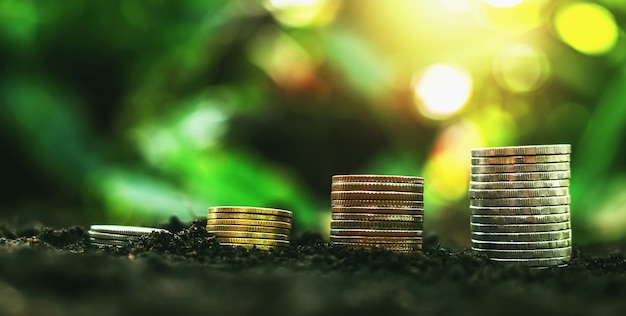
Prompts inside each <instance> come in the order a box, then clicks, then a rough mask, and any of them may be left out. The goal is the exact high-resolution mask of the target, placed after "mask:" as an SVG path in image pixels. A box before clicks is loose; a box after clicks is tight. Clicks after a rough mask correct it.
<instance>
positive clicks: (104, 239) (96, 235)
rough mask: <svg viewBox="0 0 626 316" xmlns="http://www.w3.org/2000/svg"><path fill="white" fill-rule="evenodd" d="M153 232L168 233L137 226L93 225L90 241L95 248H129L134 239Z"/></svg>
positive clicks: (90, 231)
mask: <svg viewBox="0 0 626 316" xmlns="http://www.w3.org/2000/svg"><path fill="white" fill-rule="evenodd" d="M152 232H164V233H168V231H167V230H165V229H159V228H150V227H136V226H119V225H91V227H90V228H89V231H88V232H87V233H88V234H89V237H90V238H89V240H90V241H91V244H92V245H94V246H100V247H103V246H118V247H122V246H127V245H128V243H129V242H130V241H132V240H133V239H138V238H139V237H141V236H144V235H149V234H150V233H152Z"/></svg>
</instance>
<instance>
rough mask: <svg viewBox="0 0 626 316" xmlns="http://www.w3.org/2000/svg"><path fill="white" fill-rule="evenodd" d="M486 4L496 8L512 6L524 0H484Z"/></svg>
mask: <svg viewBox="0 0 626 316" xmlns="http://www.w3.org/2000/svg"><path fill="white" fill-rule="evenodd" d="M483 1H485V3H486V4H488V5H490V6H492V7H496V8H512V7H515V6H518V5H519V4H520V3H522V0H483Z"/></svg>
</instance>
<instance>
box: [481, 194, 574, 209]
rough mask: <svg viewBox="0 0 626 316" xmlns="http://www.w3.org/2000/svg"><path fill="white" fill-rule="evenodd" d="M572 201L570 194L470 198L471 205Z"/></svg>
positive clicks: (536, 203)
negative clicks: (533, 196)
mask: <svg viewBox="0 0 626 316" xmlns="http://www.w3.org/2000/svg"><path fill="white" fill-rule="evenodd" d="M569 203H570V196H569V195H564V196H550V197H535V198H500V199H470V205H471V206H481V207H482V206H548V205H566V204H569Z"/></svg>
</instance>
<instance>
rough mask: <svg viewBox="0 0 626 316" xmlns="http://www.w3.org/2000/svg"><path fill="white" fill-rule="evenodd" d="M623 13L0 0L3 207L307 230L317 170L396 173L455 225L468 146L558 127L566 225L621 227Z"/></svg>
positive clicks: (316, 226)
mask: <svg viewBox="0 0 626 316" xmlns="http://www.w3.org/2000/svg"><path fill="white" fill-rule="evenodd" d="M581 15H582V16H589V17H590V18H589V19H588V20H585V19H581V18H580V16H581ZM625 21H626V4H624V3H623V2H622V1H608V0H607V1H584V2H583V1H547V0H546V1H542V0H526V1H497V0H490V1H482V0H442V1H435V0H432V1H431V0H428V1H427V0H423V1H409V0H402V1H400V0H398V1H393V2H385V1H348V0H346V1H325V0H310V1H291V0H268V1H260V2H257V1H244V0H233V1H226V0H223V1H217V0H211V1H199V0H182V1H175V2H166V1H150V2H142V1H139V2H138V1H130V0H113V1H84V0H71V1H70V0H68V1H63V2H60V3H56V2H54V3H53V2H49V1H36V0H5V1H1V2H0V48H1V49H0V56H1V58H0V75H1V76H0V92H1V94H0V123H2V124H1V125H0V126H1V129H2V133H0V142H2V144H3V145H4V148H6V149H7V150H5V155H3V159H4V161H3V162H2V166H3V167H4V168H3V174H5V175H6V176H7V178H8V180H9V181H5V183H6V184H5V188H4V190H3V197H2V201H3V203H2V204H1V205H0V207H1V213H2V217H3V218H7V219H11V220H16V221H22V220H26V219H28V218H29V217H31V218H39V219H42V220H43V219H45V220H50V221H54V220H55V219H59V218H60V219H63V220H64V221H65V222H67V221H74V222H79V223H89V222H92V221H102V222H104V221H108V222H112V223H133V224H140V223H142V222H153V221H158V220H164V219H166V218H168V217H170V216H172V215H177V216H180V217H181V218H183V219H189V218H190V217H193V216H203V215H205V212H206V209H207V207H209V206H213V205H251V206H265V207H279V208H285V209H290V210H292V211H294V217H295V225H296V229H298V230H305V229H313V230H318V231H321V232H324V231H325V230H327V227H328V212H329V206H328V204H329V201H328V195H329V190H330V177H331V176H332V175H333V174H340V173H381V174H405V175H421V176H424V177H426V193H425V194H426V203H427V210H426V212H427V215H426V216H427V217H428V220H427V222H426V229H427V230H429V231H431V232H436V233H438V234H439V235H440V236H441V237H442V239H444V240H446V239H447V240H460V241H463V240H464V238H465V239H467V232H468V230H469V228H468V225H467V218H468V211H467V203H468V202H467V194H466V192H467V182H468V179H469V177H468V173H469V168H468V165H469V149H470V148H472V147H480V146H506V145H518V144H550V143H571V144H572V145H573V154H572V159H573V160H572V172H573V178H572V185H571V194H572V197H573V202H572V221H573V225H574V229H575V233H574V234H575V238H576V240H577V242H586V241H593V240H598V239H616V238H622V237H625V236H626V207H625V206H624V205H626V204H624V203H622V201H626V193H625V192H626V170H625V168H624V167H625V165H624V164H623V161H624V160H625V159H626V150H625V147H624V138H623V135H624V130H623V127H624V126H626V108H625V107H624V104H626V90H625V89H624V88H623V87H625V86H626V77H625V76H626V63H625V60H624V56H626V37H625V36H624V31H623V27H624V22H625ZM425 87H427V88H425ZM465 93H466V94H467V95H465ZM68 218H69V220H68ZM465 242H467V241H465Z"/></svg>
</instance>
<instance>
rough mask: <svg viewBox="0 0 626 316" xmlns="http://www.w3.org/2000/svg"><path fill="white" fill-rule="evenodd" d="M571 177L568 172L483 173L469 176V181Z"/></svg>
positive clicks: (562, 178)
mask: <svg viewBox="0 0 626 316" xmlns="http://www.w3.org/2000/svg"><path fill="white" fill-rule="evenodd" d="M570 176H571V174H570V172H569V171H553V172H525V173H522V172H520V173H483V174H472V175H470V178H471V181H478V182H494V181H497V182H500V181H537V180H565V179H569V178H570Z"/></svg>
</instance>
